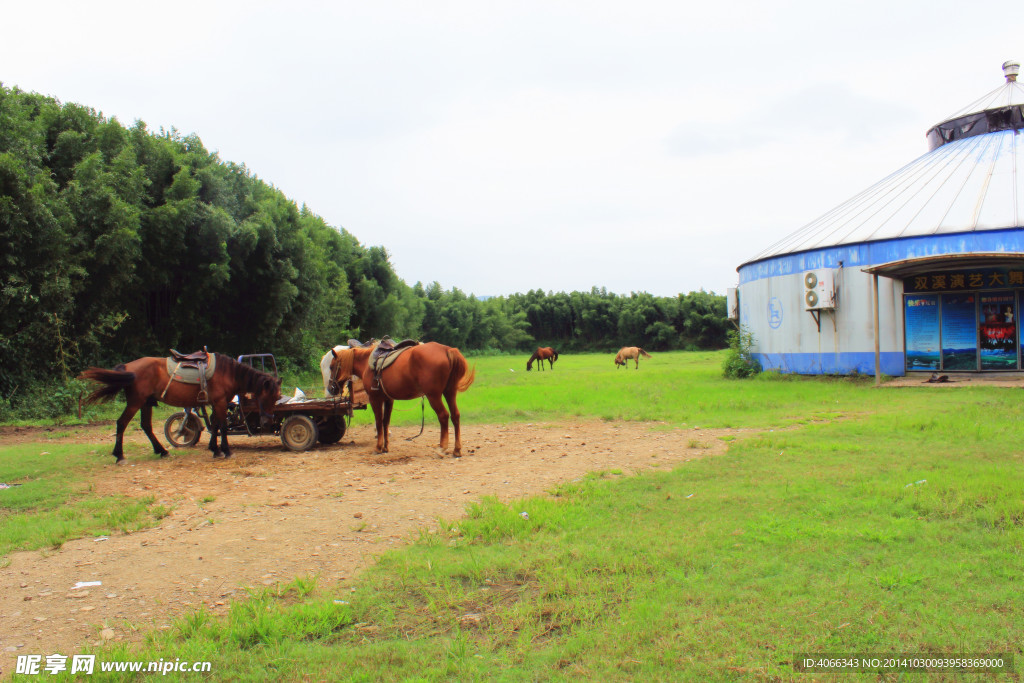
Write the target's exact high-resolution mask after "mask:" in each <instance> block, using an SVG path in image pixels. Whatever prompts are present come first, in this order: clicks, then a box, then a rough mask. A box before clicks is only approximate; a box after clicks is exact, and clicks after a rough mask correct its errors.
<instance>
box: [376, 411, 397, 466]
mask: <svg viewBox="0 0 1024 683" xmlns="http://www.w3.org/2000/svg"><path fill="white" fill-rule="evenodd" d="M381 407H382V408H383V410H382V412H383V413H384V414H383V415H382V416H381V426H380V434H379V435H378V436H377V445H378V448H377V452H378V453H387V452H388V442H389V441H390V439H388V436H389V432H390V431H391V410H392V409H393V408H394V407H395V402H394V401H393V400H392V399H390V398H387V399H384V405H383V406H381ZM382 441H383V446H384V447H383V449H381V448H380V445H381V442H382Z"/></svg>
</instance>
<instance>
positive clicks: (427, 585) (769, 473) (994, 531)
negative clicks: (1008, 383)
mask: <svg viewBox="0 0 1024 683" xmlns="http://www.w3.org/2000/svg"><path fill="white" fill-rule="evenodd" d="M722 358H723V355H722V354H718V353H666V354H655V356H654V358H653V359H651V360H649V361H646V362H642V363H641V366H640V370H639V371H635V370H633V369H632V368H630V369H629V370H624V369H619V370H616V369H615V368H614V366H613V365H612V362H611V355H582V356H572V355H565V356H563V357H562V358H561V359H559V361H558V362H557V363H556V365H555V370H554V371H553V372H543V373H538V372H536V371H534V372H530V373H526V372H525V360H526V356H525V355H524V356H523V358H521V359H519V358H516V359H515V360H514V361H513V359H511V358H509V357H489V358H481V359H471V361H472V362H475V363H476V366H477V383H476V385H475V386H474V387H473V388H472V389H471V390H470V391H469V392H468V393H466V394H463V395H461V396H460V407H461V409H462V412H463V415H464V419H465V420H467V421H473V422H528V421H540V420H568V419H574V418H581V419H592V418H598V419H608V420H621V419H628V420H659V421H665V422H668V423H670V424H672V425H686V426H700V427H706V428H716V427H737V428H740V427H742V428H745V429H748V430H750V431H749V432H744V434H745V435H744V436H742V437H739V438H737V439H736V440H734V441H733V442H732V443H731V447H730V450H729V452H728V454H726V455H724V456H720V457H715V458H707V459H699V460H694V461H691V462H688V463H685V464H682V465H680V466H679V467H677V468H676V469H674V470H672V471H668V472H654V473H650V474H645V475H640V476H631V477H622V476H619V475H618V474H617V473H594V474H593V475H592V476H590V477H587V478H585V479H583V480H581V481H578V482H572V483H567V484H564V485H561V486H559V487H558V488H556V489H554V490H552V491H551V492H550V495H548V496H543V497H537V498H532V499H528V500H522V501H516V502H514V503H512V504H509V505H504V504H500V503H498V502H496V501H495V500H493V499H484V500H481V501H478V502H476V503H474V504H472V505H470V506H469V508H468V509H467V515H466V516H465V517H464V518H460V519H453V520H447V521H446V522H445V523H444V524H442V525H440V528H441V532H440V533H427V531H426V530H425V531H424V532H423V533H422V534H421V537H420V539H419V540H418V541H417V542H416V543H414V544H411V545H409V546H407V547H404V548H401V549H397V550H393V551H390V552H388V553H387V554H385V555H384V556H383V557H382V559H381V560H380V562H379V563H378V564H377V565H376V566H374V567H373V568H371V569H370V570H368V571H366V572H365V573H364V574H363V575H361V577H360V579H359V580H358V582H357V583H356V591H355V592H350V591H349V589H348V588H346V589H345V590H344V591H342V590H341V589H340V588H338V587H336V586H333V585H314V584H313V583H312V582H311V581H310V580H308V579H303V578H299V579H297V580H296V581H295V582H294V583H293V584H292V585H291V586H290V587H286V588H284V589H279V590H278V591H276V592H275V591H266V592H263V593H260V594H256V595H254V596H253V597H252V598H251V599H250V600H248V601H244V602H238V603H235V604H234V605H232V608H231V613H230V615H229V616H228V617H226V618H223V619H219V618H215V617H213V616H211V615H209V614H207V613H205V612H197V613H195V614H193V615H191V616H190V617H188V618H185V619H182V620H181V621H179V622H178V623H177V625H176V627H175V628H174V629H173V630H172V631H171V632H169V633H159V634H154V636H153V639H152V641H151V642H150V643H149V644H148V645H146V646H145V650H144V651H143V652H138V651H133V652H128V651H127V650H125V649H124V648H123V647H122V648H121V649H118V650H112V651H106V652H105V654H104V656H105V657H107V658H114V659H152V660H155V659H159V658H161V657H162V658H165V659H174V658H180V659H182V660H206V659H208V660H211V661H212V662H214V669H215V671H214V676H213V678H215V679H217V680H222V679H224V678H227V679H234V680H252V681H257V680H296V681H297V680H354V681H449V680H488V681H489V680H499V681H528V680H540V681H546V680H559V681H561V680H566V681H568V680H588V681H589V680H594V681H608V680H611V681H636V680H656V681H668V680H671V681H676V680H684V681H689V680H692V681H706V680H765V679H769V680H770V679H774V678H775V677H779V678H780V679H782V680H791V679H792V680H808V681H810V680H814V681H818V680H836V681H851V680H877V679H878V674H874V673H862V674H846V673H843V674H839V673H836V674H831V673H820V672H819V673H810V674H808V673H798V672H796V671H795V670H794V658H795V656H796V655H797V653H820V654H831V655H834V656H838V655H847V656H849V655H854V654H857V655H866V654H874V655H897V654H905V655H913V654H919V655H920V654H925V653H929V654H933V655H934V654H942V655H945V656H952V655H964V654H993V653H1003V654H1004V655H1008V656H1011V657H1016V658H1017V659H1018V660H1020V659H1021V636H1020V631H1021V624H1024V599H1022V598H1021V597H1020V576H1021V571H1022V569H1024V530H1022V524H1024V483H1022V482H1024V476H1022V475H1024V448H1022V447H1021V446H1019V444H1020V443H1021V438H1020V437H1021V436H1022V434H1021V432H1022V431H1024V426H1022V422H1021V420H1020V413H1021V410H1020V396H1021V394H1020V390H1019V389H1011V388H1005V387H988V386H986V387H982V386H976V387H962V386H921V387H911V388H902V389H900V388H886V387H882V388H880V389H876V388H874V387H873V386H872V382H871V381H870V380H863V379H861V380H849V379H828V378H822V379H803V378H795V379H793V378H778V377H774V378H773V377H762V378H758V379H753V380H747V381H727V380H723V379H722V378H721V376H720V364H721V361H722ZM510 370H514V372H510ZM406 403H407V404H408V405H407V406H405V408H406V409H405V410H403V411H402V412H400V413H398V414H397V415H396V422H397V421H398V420H399V419H401V420H404V421H406V422H410V423H411V422H417V421H418V420H419V407H418V404H417V405H416V406H415V410H414V411H413V410H412V409H411V404H412V402H406ZM365 417H366V416H364V417H363V418H361V419H365ZM428 419H432V418H428ZM523 428H524V429H526V428H528V427H527V426H526V425H525V424H524V425H523ZM6 451H7V449H5V448H0V457H2V456H3V454H5V453H6ZM0 462H6V459H3V460H0ZM2 479H3V475H2V474H0V480H2ZM522 511H526V512H527V513H528V516H529V519H528V520H525V519H523V518H522V517H521V516H520V515H519V513H520V512H522ZM1022 661H1024V660H1022ZM963 677H964V676H963V675H962V674H959V673H944V674H936V673H933V674H930V675H928V676H922V675H920V674H915V673H901V674H900V673H896V674H890V675H889V677H888V678H886V680H913V681H918V680H926V679H927V680H961V679H962V678H963ZM993 677H996V676H993V675H991V674H986V675H971V676H966V678H967V679H968V680H990V679H992V678H993ZM1017 677H1018V676H1017V675H1013V676H1010V675H1004V676H1003V678H1006V679H1013V680H1016V679H1017ZM996 678H998V677H996Z"/></svg>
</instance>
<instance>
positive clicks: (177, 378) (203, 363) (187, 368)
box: [160, 346, 217, 405]
mask: <svg viewBox="0 0 1024 683" xmlns="http://www.w3.org/2000/svg"><path fill="white" fill-rule="evenodd" d="M216 369H217V356H216V354H211V353H210V352H208V351H207V350H206V347H205V346H204V347H203V350H202V351H193V352H192V353H180V352H178V351H175V350H174V349H171V355H170V356H168V358H167V374H168V376H170V379H169V380H167V386H165V387H164V391H163V393H162V394H160V400H161V401H162V400H163V399H164V396H166V395H167V390H168V389H170V388H171V382H181V383H182V384H198V385H199V393H198V394H196V403H198V404H200V405H205V404H207V403H209V402H210V396H209V394H208V393H207V391H206V381H207V380H208V379H210V378H211V377H213V373H214V371H215V370H216Z"/></svg>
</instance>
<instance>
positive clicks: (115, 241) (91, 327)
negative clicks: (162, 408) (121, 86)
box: [0, 83, 728, 412]
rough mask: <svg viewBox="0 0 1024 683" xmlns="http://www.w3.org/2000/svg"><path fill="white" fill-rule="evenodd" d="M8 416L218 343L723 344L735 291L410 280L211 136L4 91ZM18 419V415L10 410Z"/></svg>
mask: <svg viewBox="0 0 1024 683" xmlns="http://www.w3.org/2000/svg"><path fill="white" fill-rule="evenodd" d="M0 264H2V267H0V409H2V408H3V406H4V405H5V404H6V405H8V406H10V405H13V404H15V403H16V402H17V401H18V396H19V392H20V391H24V390H25V389H26V388H27V387H34V386H39V385H54V384H57V383H60V382H64V383H66V382H67V381H68V380H69V379H70V378H73V377H74V376H75V375H76V374H77V373H78V372H79V371H80V370H81V369H82V368H84V367H85V366H87V365H93V364H96V365H108V366H109V365H114V364H116V363H119V362H124V361H126V360H130V359H132V358H136V357H138V356H143V355H164V354H165V353H166V351H167V349H168V348H170V347H174V348H177V349H179V350H182V351H187V350H194V349H196V348H201V347H202V346H208V347H209V348H210V349H211V350H218V351H221V352H224V353H229V354H232V355H235V354H241V353H249V352H264V351H269V352H273V353H274V354H275V355H276V356H277V357H278V358H279V359H280V360H281V361H282V362H283V363H284V364H285V365H287V364H292V365H293V366H294V367H310V366H312V364H313V362H314V361H315V360H316V359H318V358H319V356H320V355H321V354H322V353H323V351H324V350H325V349H327V348H329V347H330V346H332V345H334V344H337V343H344V342H345V341H346V340H347V339H349V338H359V339H367V338H369V337H380V336H383V335H385V334H387V335H391V336H392V337H394V338H400V337H411V338H418V339H423V340H432V341H438V342H441V343H444V344H448V345H451V346H458V347H460V348H462V349H464V350H467V351H480V352H483V351H489V352H520V351H527V350H530V349H531V348H532V347H535V346H537V345H544V346H548V345H554V346H556V347H561V348H560V349H559V350H561V349H562V348H564V349H567V350H581V351H583V350H611V349H614V348H617V347H618V346H620V345H623V344H627V343H628V344H630V345H635V344H639V345H641V346H645V347H647V348H650V349H653V350H665V349H682V348H722V347H724V346H725V345H726V330H727V328H728V325H727V321H726V319H725V298H724V297H723V296H719V295H716V294H714V293H707V292H704V291H700V292H691V293H689V294H685V295H684V294H680V295H678V296H676V297H656V296H653V295H650V294H646V293H642V292H641V293H632V294H629V295H617V294H614V293H609V292H608V291H606V290H605V289H598V288H596V287H595V288H594V289H592V290H591V291H589V292H571V293H562V292H559V293H554V292H543V291H540V290H530V291H528V292H526V293H525V294H524V293H517V294H512V295H507V296H496V297H491V298H486V299H482V298H478V297H476V296H474V295H472V294H466V293H464V292H462V291H460V290H459V289H458V288H452V289H451V290H445V289H443V288H442V287H441V286H440V285H439V284H438V283H437V282H434V283H430V284H426V285H425V284H422V283H416V284H415V285H413V286H409V285H407V284H406V283H405V282H404V281H403V280H402V279H401V278H400V277H399V276H398V275H397V274H396V273H395V271H394V268H393V267H392V265H391V263H390V259H389V256H388V253H387V251H386V249H385V248H384V247H382V246H366V245H363V244H361V243H360V242H359V240H357V239H356V238H355V237H354V236H353V235H352V234H351V233H349V232H348V231H347V230H345V229H344V228H339V227H334V226H330V225H328V224H327V223H326V222H325V221H324V220H323V219H322V218H321V217H320V216H318V215H316V214H315V213H314V212H313V211H312V210H310V209H309V208H308V207H306V206H302V207H301V208H300V207H298V206H296V204H295V202H294V201H292V200H290V199H289V198H287V197H286V196H284V194H283V193H282V192H280V191H279V190H277V189H276V188H274V187H273V186H272V185H270V184H268V183H266V182H264V181H263V180H261V179H259V178H258V177H256V176H255V175H254V174H253V173H251V172H250V171H249V170H248V169H247V168H246V167H245V165H244V164H243V165H239V164H236V163H233V162H230V161H223V160H221V159H220V158H219V157H218V155H217V154H216V153H211V152H209V151H208V150H207V149H206V148H205V147H204V146H203V143H202V141H201V140H200V139H199V138H198V137H197V136H196V135H182V134H181V133H179V132H178V131H177V130H174V129H171V130H164V129H160V130H159V131H150V130H148V129H147V126H146V124H145V123H144V122H142V121H136V122H135V123H134V124H133V125H132V126H128V127H126V126H123V125H122V124H121V123H120V122H118V121H117V119H116V118H106V117H104V116H103V115H102V114H101V113H98V112H96V111H95V110H93V109H91V108H89V107H85V106H82V105H78V104H73V103H62V102H60V101H59V100H57V99H54V98H52V97H48V96H43V95H39V94H36V93H28V92H24V91H21V90H19V89H18V88H6V87H4V86H3V84H2V83H0ZM0 412H2V410H0Z"/></svg>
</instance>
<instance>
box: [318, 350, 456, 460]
mask: <svg viewBox="0 0 1024 683" xmlns="http://www.w3.org/2000/svg"><path fill="white" fill-rule="evenodd" d="M372 351H373V347H371V346H361V347H358V348H352V349H343V350H341V351H332V353H334V360H333V361H332V362H331V377H333V378H334V381H335V382H337V383H338V384H342V383H344V382H345V381H347V380H348V377H349V376H350V375H356V376H357V377H361V378H362V380H363V387H364V388H365V389H366V392H367V394H368V395H369V397H370V407H371V408H373V418H374V422H375V423H376V427H377V449H376V450H377V452H378V453H387V452H388V426H389V425H390V424H391V410H392V408H393V407H394V404H395V401H396V400H400V401H404V400H408V399H413V398H419V397H420V396H426V397H427V400H428V401H429V402H430V407H431V408H433V409H434V412H435V413H437V421H438V422H439V423H440V424H441V442H440V447H441V450H442V451H443V450H445V449H446V448H448V416H449V412H448V411H449V410H450V411H451V419H452V425H453V426H454V427H455V448H454V450H452V455H453V456H455V457H459V456H461V455H462V432H461V430H460V429H459V407H458V405H457V404H456V402H455V399H456V396H457V395H458V393H459V392H460V391H466V390H467V389H469V387H470V385H471V384H473V380H474V379H476V369H475V368H471V367H469V363H467V362H466V359H465V357H464V356H463V355H462V354H461V353H460V352H459V350H458V349H456V348H452V347H450V346H444V345H442V344H437V343H435V342H427V343H426V344H417V345H416V346H412V347H410V348H407V349H405V350H404V351H403V352H402V353H401V354H400V355H399V356H398V357H397V358H396V359H395V361H394V362H393V363H392V364H391V365H389V366H388V367H387V368H385V369H384V370H383V371H382V372H381V373H380V376H379V377H378V376H377V373H375V372H374V371H373V369H372V368H371V367H370V353H371V352H372ZM442 396H443V397H444V400H445V401H446V402H447V403H448V410H445V407H444V403H443V402H442V401H441V397H442Z"/></svg>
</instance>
